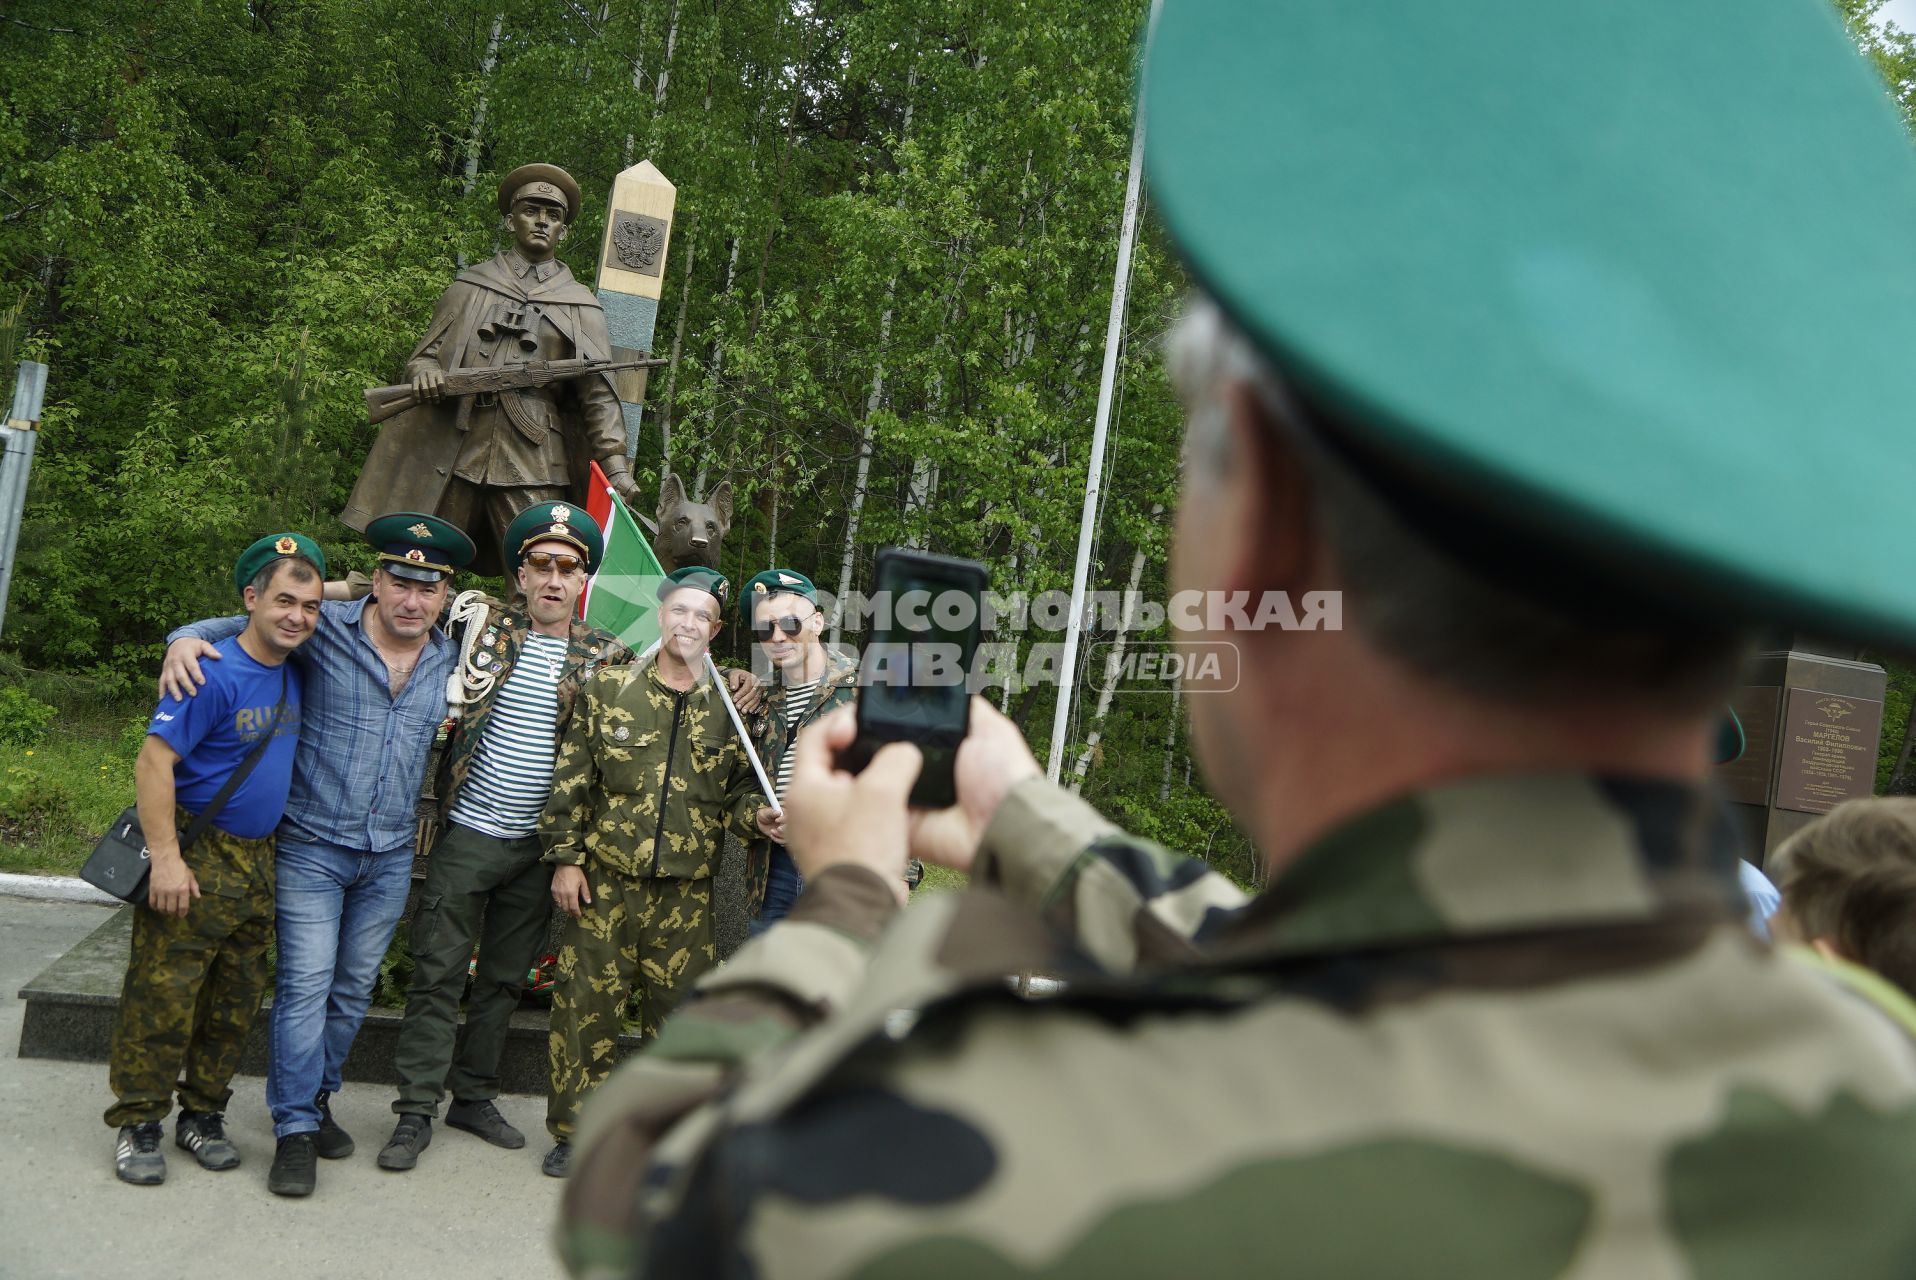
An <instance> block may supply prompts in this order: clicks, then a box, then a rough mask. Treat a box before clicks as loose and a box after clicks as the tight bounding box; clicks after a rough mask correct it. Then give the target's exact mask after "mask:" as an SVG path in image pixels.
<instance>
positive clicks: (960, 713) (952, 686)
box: [842, 547, 989, 808]
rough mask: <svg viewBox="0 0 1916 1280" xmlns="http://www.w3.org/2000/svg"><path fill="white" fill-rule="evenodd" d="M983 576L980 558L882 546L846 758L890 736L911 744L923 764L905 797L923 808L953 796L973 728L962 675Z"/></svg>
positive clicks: (975, 629)
mask: <svg viewBox="0 0 1916 1280" xmlns="http://www.w3.org/2000/svg"><path fill="white" fill-rule="evenodd" d="M988 581H989V575H988V573H987V571H986V569H985V567H984V566H983V565H982V564H979V563H977V562H976V561H971V560H958V559H954V558H952V557H949V556H935V555H931V554H929V553H926V552H919V551H905V550H901V549H899V548H895V547H887V548H885V549H884V550H882V551H880V552H879V553H878V565H877V573H876V574H875V575H874V580H873V583H872V598H873V600H874V602H875V603H879V604H880V610H881V612H880V614H879V620H880V622H881V623H883V624H884V625H880V626H876V627H874V628H873V630H872V632H871V634H870V637H869V639H868V640H867V642H866V645H865V650H864V653H863V655H862V657H861V659H860V662H859V675H858V682H859V691H858V739H857V741H855V742H854V743H853V744H852V746H851V748H850V749H849V750H848V751H847V752H846V753H845V755H844V757H843V758H842V763H843V764H844V765H845V767H846V768H848V769H851V770H852V771H853V772H856V771H858V770H859V769H862V768H863V767H864V765H865V764H866V762H868V761H869V760H870V759H871V757H872V756H873V755H874V754H876V752H877V750H878V748H879V747H880V746H882V745H884V744H885V743H887V742H912V743H916V744H917V745H918V747H919V748H920V749H921V751H922V752H923V753H924V757H925V763H924V768H923V771H922V772H921V773H920V774H919V778H918V784H917V785H916V786H915V787H913V789H912V794H911V803H912V804H913V805H915V806H918V807H920V808H940V807H943V806H946V805H949V804H952V803H954V802H955V801H956V799H957V796H956V792H955V790H954V787H953V780H952V763H953V760H954V757H955V756H956V754H957V748H958V744H959V743H961V742H963V741H964V738H965V733H966V731H967V730H968V729H969V728H970V727H971V701H970V694H969V692H968V689H967V684H966V680H967V677H968V676H969V674H970V671H971V664H972V658H973V656H974V655H975V654H976V652H977V649H978V636H979V631H980V628H981V626H982V619H981V612H980V611H981V605H982V598H983V595H984V589H985V585H986V583H987V582H988ZM887 614H888V615H889V616H888V617H887Z"/></svg>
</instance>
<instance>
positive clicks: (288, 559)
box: [246, 555, 320, 598]
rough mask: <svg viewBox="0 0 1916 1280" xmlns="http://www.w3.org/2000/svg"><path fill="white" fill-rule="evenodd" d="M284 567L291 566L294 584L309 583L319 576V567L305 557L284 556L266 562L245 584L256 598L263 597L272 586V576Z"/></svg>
mask: <svg viewBox="0 0 1916 1280" xmlns="http://www.w3.org/2000/svg"><path fill="white" fill-rule="evenodd" d="M285 565H291V566H292V568H293V581H294V582H311V581H312V580H313V579H314V578H317V577H319V576H320V572H319V566H318V565H316V564H314V563H313V562H312V561H311V560H310V559H308V558H307V557H305V556H298V555H295V556H285V557H282V558H280V559H278V560H268V561H267V562H266V564H265V565H264V566H263V567H262V568H261V569H260V571H259V572H258V573H256V574H254V575H253V580H252V581H251V582H249V583H247V584H246V585H247V586H249V587H251V588H252V589H253V595H254V596H255V597H256V598H264V597H265V595H266V589H267V588H268V587H270V586H272V585H273V575H275V574H277V573H278V572H279V571H280V569H281V567H282V566H285Z"/></svg>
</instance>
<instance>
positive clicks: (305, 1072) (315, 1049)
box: [266, 839, 412, 1138]
mask: <svg viewBox="0 0 1916 1280" xmlns="http://www.w3.org/2000/svg"><path fill="white" fill-rule="evenodd" d="M411 884H412V849H411V848H410V847H408V848H403V849H394V850H393V851H391V852H390V853H367V852H365V851H364V850H361V849H348V848H345V847H343V846H341V845H336V844H328V843H324V842H320V841H314V842H313V843H310V844H308V843H304V842H300V841H293V840H285V839H282V840H281V841H280V845H279V899H278V906H277V910H276V912H275V919H276V922H277V925H278V929H279V967H278V972H277V973H276V975H275V977H274V983H273V1025H272V1046H273V1057H272V1063H271V1065H270V1066H269V1067H268V1069H267V1073H266V1105H267V1106H268V1107H269V1108H271V1110H272V1113H273V1136H274V1137H275V1138H284V1137H285V1136H287V1135H288V1134H292V1133H313V1132H316V1131H317V1130H318V1129H319V1107H318V1106H317V1104H316V1101H315V1100H316V1099H317V1097H318V1095H319V1094H320V1092H321V1091H322V1090H324V1091H326V1092H329V1093H330V1092H334V1091H336V1090H337V1089H338V1088H339V1085H340V1070H341V1068H342V1067H344V1066H345V1065H346V1052H347V1050H349V1049H351V1048H352V1047H353V1037H355V1036H357V1035H358V1034H359V1024H360V1023H361V1022H363V1021H365V1018H366V1006H367V1005H368V1004H369V1003H371V1001H372V994H373V984H374V982H375V981H377V980H378V977H379V962H380V961H381V960H383V959H385V957H386V947H387V945H388V944H390V943H391V942H392V936H393V929H394V928H395V927H396V926H397V925H398V924H399V918H400V917H401V916H402V915H404V914H405V911H406V892H407V890H408V889H409V888H410V887H411Z"/></svg>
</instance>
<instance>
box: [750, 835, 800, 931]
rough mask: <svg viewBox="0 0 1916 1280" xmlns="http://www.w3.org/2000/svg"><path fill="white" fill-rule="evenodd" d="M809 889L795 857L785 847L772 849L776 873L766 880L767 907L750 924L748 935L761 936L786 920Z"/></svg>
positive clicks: (773, 865)
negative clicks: (800, 873)
mask: <svg viewBox="0 0 1916 1280" xmlns="http://www.w3.org/2000/svg"><path fill="white" fill-rule="evenodd" d="M804 888H805V881H804V880H803V879H801V878H800V876H799V874H798V865H797V864H796V863H794V862H793V861H792V855H791V854H789V853H787V852H785V846H784V845H782V844H775V845H773V846H772V870H771V874H770V875H768V876H767V877H766V878H765V904H764V905H763V906H762V907H760V908H759V912H758V915H757V916H756V917H754V918H753V919H752V921H751V922H750V923H748V924H747V925H746V926H745V928H746V936H747V937H751V938H756V937H758V935H759V934H761V933H764V932H765V931H766V930H767V929H769V928H771V927H772V926H773V925H774V924H776V923H777V922H778V921H780V920H783V919H784V918H785V915H786V913H787V912H789V911H790V910H791V909H792V904H793V903H794V902H797V901H798V895H799V893H800V892H801V891H802V890H803V889H804Z"/></svg>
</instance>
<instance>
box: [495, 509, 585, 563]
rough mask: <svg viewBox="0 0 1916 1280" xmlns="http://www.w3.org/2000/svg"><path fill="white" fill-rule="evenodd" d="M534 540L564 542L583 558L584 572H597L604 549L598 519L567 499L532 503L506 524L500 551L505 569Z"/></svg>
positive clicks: (517, 558)
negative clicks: (502, 553)
mask: <svg viewBox="0 0 1916 1280" xmlns="http://www.w3.org/2000/svg"><path fill="white" fill-rule="evenodd" d="M535 542H566V543H570V544H571V545H573V546H575V547H577V548H578V549H579V554H581V555H582V556H584V557H585V571H586V572H587V573H597V572H598V570H599V557H600V556H601V555H603V554H604V552H605V537H604V535H603V534H601V533H600V532H599V525H598V522H597V521H595V520H594V519H593V518H592V517H591V516H589V515H587V514H586V513H585V511H583V510H582V509H581V508H579V507H576V506H574V505H573V504H571V503H570V502H535V503H533V504H532V505H531V506H529V507H527V508H526V509H525V510H524V511H521V512H520V513H519V514H518V515H517V516H516V517H514V518H513V521H512V523H511V524H510V525H508V526H506V542H505V546H504V547H502V548H501V550H502V551H503V552H504V560H505V565H506V571H507V572H508V573H510V572H513V571H515V570H517V569H518V567H519V563H520V561H522V560H524V559H525V555H526V548H527V547H530V546H531V545H532V544H533V543H535Z"/></svg>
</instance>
